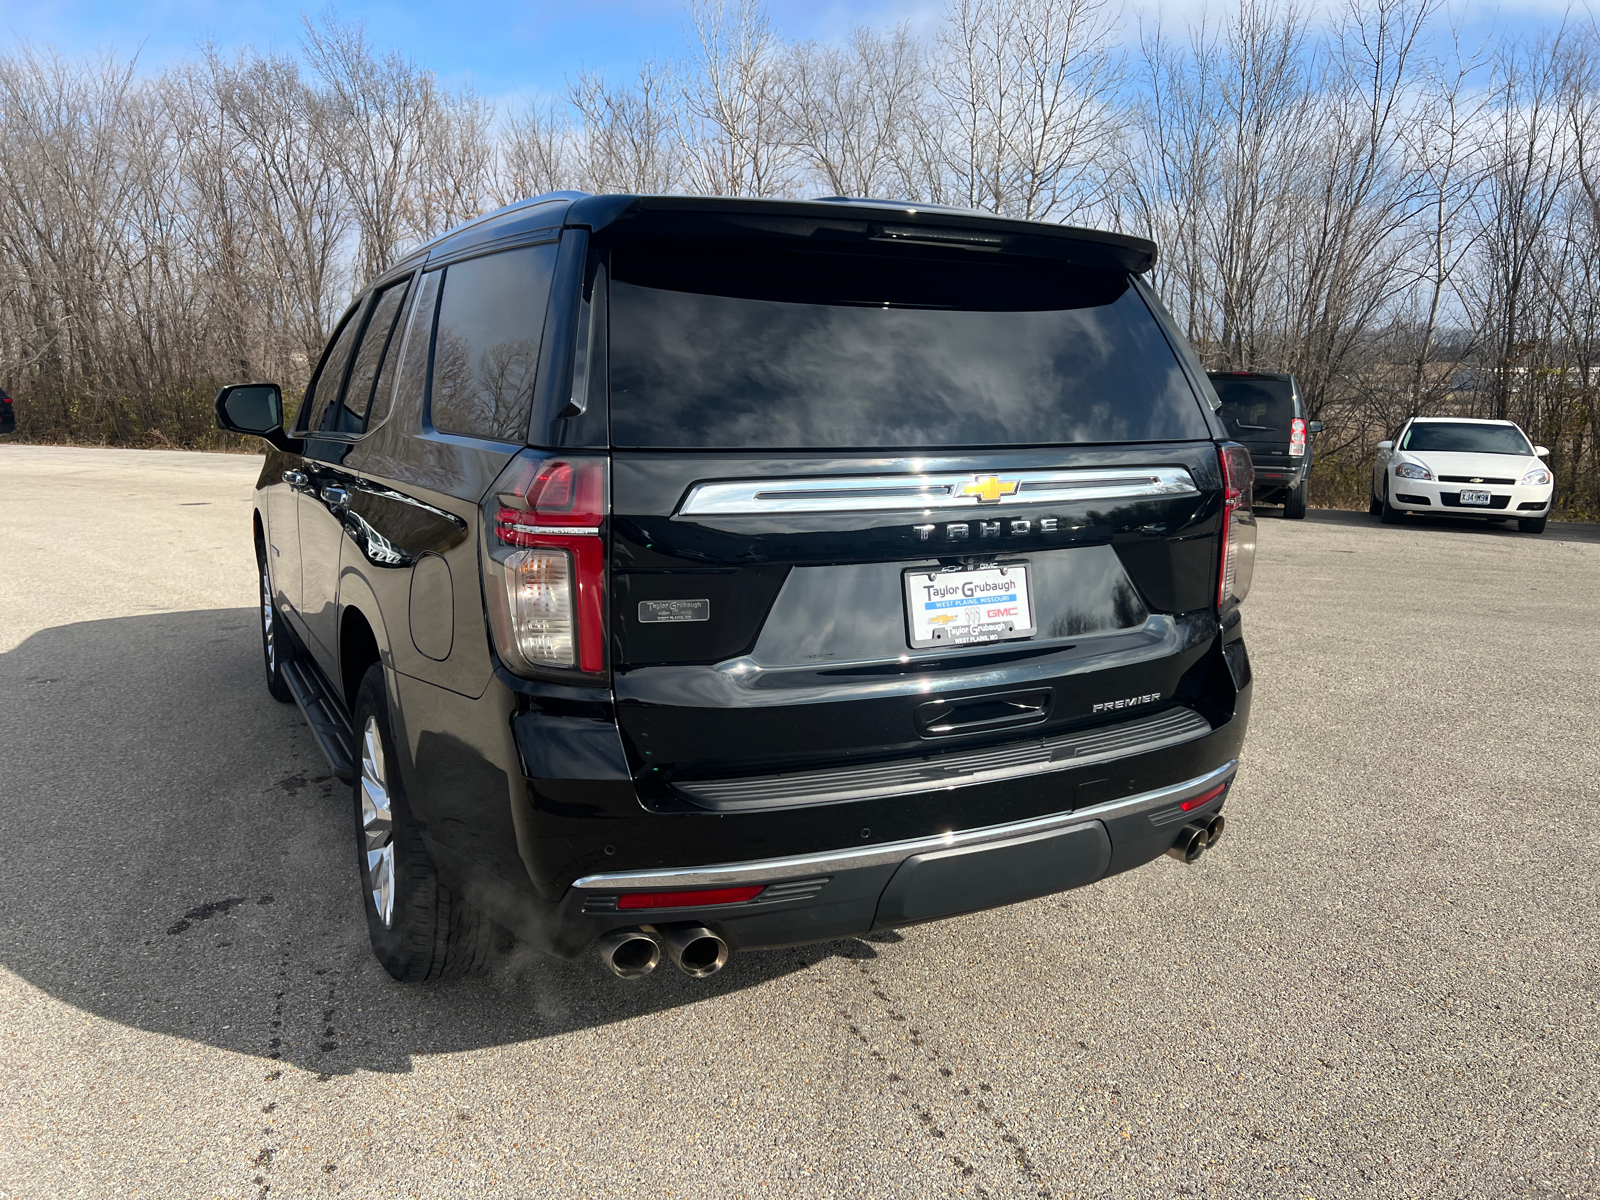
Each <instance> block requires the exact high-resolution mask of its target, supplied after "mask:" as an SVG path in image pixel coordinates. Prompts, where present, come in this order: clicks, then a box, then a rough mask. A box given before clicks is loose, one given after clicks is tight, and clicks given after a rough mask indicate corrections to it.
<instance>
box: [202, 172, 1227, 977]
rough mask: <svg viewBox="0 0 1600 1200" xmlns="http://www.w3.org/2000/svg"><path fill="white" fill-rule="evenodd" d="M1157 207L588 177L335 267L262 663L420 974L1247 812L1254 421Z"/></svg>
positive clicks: (774, 925) (823, 907)
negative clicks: (337, 791)
mask: <svg viewBox="0 0 1600 1200" xmlns="http://www.w3.org/2000/svg"><path fill="white" fill-rule="evenodd" d="M1154 254H1155V247H1154V246H1153V245H1151V244H1150V243H1149V242H1145V241H1142V240H1139V239H1137V238H1130V237H1123V236H1119V235H1113V234H1107V233H1099V232H1095V231H1092V230H1084V229H1072V228H1064V227H1060V226H1055V225H1046V224H1036V223H1029V222H1022V221H1012V220H1004V219H999V218H995V217H989V216H984V215H980V214H967V213H957V212H952V211H950V210H945V209H937V208H926V209H924V208H918V207H916V206H913V205H906V204H898V203H897V204H887V203H878V202H866V201H817V202H806V203H790V202H773V201H750V200H707V199H694V198H686V197H636V196H583V195H579V194H574V193H561V194H556V195H552V196H547V197H541V198H539V199H537V200H532V201H528V202H525V203H522V204H518V205H514V206H512V207H510V208H508V209H504V210H501V211H499V212H497V213H494V214H491V215H490V216H488V217H485V218H483V219H481V220H479V221H476V222H474V223H472V224H470V225H467V226H465V227H463V228H461V229H458V230H456V231H454V232H452V233H450V234H448V235H446V236H445V237H443V238H441V239H439V240H438V241H436V242H433V243H432V244H430V245H428V246H425V247H423V248H422V249H421V250H419V251H417V252H416V253H415V254H414V255H412V256H411V257H410V258H408V259H407V260H406V261H404V262H403V263H401V264H400V265H398V266H396V267H395V268H394V269H393V270H391V271H390V272H388V273H387V274H386V275H384V276H383V277H381V278H379V279H376V280H373V281H372V283H371V284H370V285H369V286H368V287H367V288H366V289H365V290H364V291H363V292H362V294H361V297H360V299H359V300H358V301H357V302H356V303H355V304H354V305H353V306H352V307H351V309H350V311H349V312H348V313H347V314H345V316H344V318H343V319H342V321H341V322H340V324H339V326H338V328H337V329H336V330H335V333H334V336H333V338H332V339H331V341H330V342H329V345H328V349H327V351H326V353H325V355H324V356H323V359H322V362H321V364H320V365H319V366H318V368H317V371H316V373H315V375H314V377H313V379H312V382H311V384H310V387H309V389H308V390H307V392H306V395H305V399H304V402H303V404H302V406H301V408H300V410H299V415H298V417H297V419H296V421H295V423H294V426H293V428H292V429H288V430H285V429H284V428H283V426H282V396H281V393H280V391H279V389H278V388H277V387H276V386H275V385H272V384H251V385H240V386H237V387H232V388H228V389H224V391H223V392H222V393H221V394H220V395H219V396H218V398H217V411H218V418H219V421H220V423H221V424H222V426H223V427H224V428H227V429H232V430H235V431H242V432H247V433H255V434H259V435H261V436H262V437H264V438H266V439H267V440H268V441H269V442H270V443H271V446H272V449H271V451H270V453H269V454H268V455H267V460H266V465H265V467H264V469H263V471H262V474H261V478H260V482H259V484H258V487H257V490H256V494H255V517H254V531H255V547H256V561H257V563H258V566H259V570H260V595H261V629H262V639H263V646H264V653H265V663H266V675H267V685H268V687H269V688H271V690H272V694H273V695H274V696H277V697H278V698H280V699H283V700H289V699H293V700H295V701H296V702H298V703H299V705H300V706H301V708H302V709H303V710H304V712H305V715H306V717H307V720H308V722H309V724H310V726H311V729H312V731H313V732H314V733H315V734H316V737H317V739H318V740H319V742H320V743H321V745H322V748H323V750H324V751H325V752H326V754H327V756H328V758H329V760H330V762H331V763H332V764H333V767H334V769H335V771H336V772H338V774H339V775H340V776H341V777H342V778H345V779H348V780H351V781H352V800H353V811H354V822H355V838H356V843H357V850H358V854H357V861H358V865H359V869H360V871H361V875H362V881H363V886H362V892H363V895H364V896H365V897H366V900H365V904H366V915H367V921H368V926H369V928H370V931H371V935H372V943H373V946H374V948H375V950H376V952H377V955H378V957H379V958H380V959H381V961H382V962H383V965H384V966H385V967H386V968H387V969H388V970H389V971H390V973H391V974H393V975H394V976H395V977H396V978H398V979H426V978H432V977H437V976H441V975H446V974H450V973H454V972H460V971H464V970H469V969H472V968H474V967H477V966H479V965H481V964H482V963H483V962H484V961H485V957H486V955H487V953H488V951H489V947H490V944H491V931H492V930H493V928H494V926H496V925H498V926H502V927H505V928H508V929H510V930H513V931H514V932H515V933H517V934H518V935H520V936H521V937H522V938H523V939H525V940H526V941H528V942H530V943H531V944H533V945H534V946H536V947H538V948H539V949H541V950H544V951H546V952H548V953H550V954H553V955H558V956H561V957H565V958H571V957H575V956H577V955H579V954H581V953H584V952H585V951H591V952H592V951H593V950H594V949H595V948H596V947H598V948H599V952H600V955H601V957H602V958H603V960H604V962H605V963H606V965H608V966H609V967H610V968H611V969H612V970H613V971H615V972H616V973H617V974H619V975H623V976H631V975H640V974H643V973H645V972H647V971H649V970H650V969H652V968H653V967H654V966H655V965H656V963H657V962H658V961H659V960H660V958H661V956H662V954H663V953H665V954H666V955H668V956H670V957H671V958H672V960H673V961H674V962H675V963H676V964H677V965H678V966H679V967H681V968H682V969H684V970H685V971H687V972H689V973H690V974H691V975H697V976H698V975H708V974H710V973H711V972H713V971H715V970H717V969H718V968H719V967H721V966H722V964H723V963H724V962H725V961H726V960H727V957H728V955H729V954H730V953H731V952H735V951H745V950H754V949H759V948H763V947H773V946H785V945H793V944H797V943H806V942H816V941H822V940H826V939H832V938H840V937H845V936H850V935H860V934H865V933H867V932H869V931H871V930H875V929H886V928H893V927H896V926H903V925H908V924H912V923H915V922H918V921H928V920H933V919H936V918H940V917H947V916H952V915H954V914H958V913H967V912H972V911H974V910H977V909H983V908H987V907H991V906H995V905H1002V904H1008V903H1011V902H1014V901H1019V900H1025V899H1028V898H1031V897H1036V896H1040V895H1046V894H1050V893H1054V892H1059V891H1062V890H1064V889H1067V888H1073V887H1079V886H1082V885H1085V884H1090V883H1093V882H1094V881H1096V880H1098V879H1101V878H1104V877H1105V876H1107V875H1110V874H1114V873H1116V872H1119V871H1125V870H1128V869H1129V868H1132V867H1136V866H1139V865H1140V864H1142V863H1146V862H1149V861H1150V860H1152V859H1154V858H1157V857H1159V856H1161V855H1163V854H1164V853H1168V852H1171V853H1173V854H1174V855H1176V856H1177V857H1180V858H1184V859H1188V860H1192V859H1193V858H1195V857H1196V856H1198V855H1199V854H1200V852H1201V851H1202V850H1203V849H1204V848H1205V846H1206V845H1207V844H1208V843H1210V842H1213V841H1215V839H1216V838H1217V837H1218V836H1219V835H1220V833H1221V831H1222V826H1223V819H1222V816H1221V809H1222V806H1223V802H1224V800H1225V799H1226V797H1227V794H1228V789H1229V787H1230V785H1231V783H1232V781H1233V777H1234V771H1235V766H1236V760H1237V758H1238V755H1239V748H1240V745H1241V743H1242V742H1243V740H1244V734H1245V723H1246V720H1247V718H1248V713H1249V707H1250V665H1249V660H1248V658H1247V656H1246V654H1245V643H1244V640H1243V634H1242V631H1241V627H1240V623H1239V602H1240V601H1241V600H1242V599H1243V598H1244V596H1245V593H1246V592H1247V591H1248V589H1249V583H1250V572H1251V564H1252V560H1253V556H1254V519H1253V517H1252V515H1251V510H1250V496H1251V465H1250V457H1249V455H1248V454H1247V453H1246V451H1245V450H1244V448H1243V447H1242V446H1240V445H1237V444H1235V443H1233V442H1231V441H1230V440H1229V438H1228V434H1227V430H1226V428H1225V427H1224V425H1223V423H1222V421H1221V420H1220V419H1219V418H1218V417H1217V416H1216V414H1215V412H1214V400H1213V397H1212V392H1211V386H1210V383H1209V382H1208V381H1207V379H1206V376H1205V373H1204V372H1203V370H1202V369H1201V368H1200V367H1199V365H1198V363H1197V362H1196V360H1195V359H1194V357H1193V355H1192V354H1191V352H1190V351H1189V349H1188V347H1187V345H1186V344H1185V342H1184V340H1183V338H1182V336H1181V335H1180V334H1179V333H1178V332H1177V331H1176V329H1175V328H1174V327H1173V325H1172V322H1171V321H1170V320H1169V319H1168V317H1167V316H1166V314H1165V313H1164V312H1163V310H1162V308H1161V305H1160V303H1159V302H1158V301H1157V300H1156V298H1155V296H1154V294H1153V293H1152V292H1151V291H1150V289H1149V288H1148V287H1147V286H1146V284H1145V283H1144V282H1143V279H1142V278H1141V276H1142V275H1143V273H1144V272H1146V271H1147V270H1148V269H1149V268H1150V266H1151V263H1152V261H1153V259H1154Z"/></svg>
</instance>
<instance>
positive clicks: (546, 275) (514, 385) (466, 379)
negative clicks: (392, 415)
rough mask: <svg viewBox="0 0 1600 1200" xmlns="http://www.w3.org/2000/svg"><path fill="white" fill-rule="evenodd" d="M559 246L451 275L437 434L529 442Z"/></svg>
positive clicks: (436, 371)
mask: <svg viewBox="0 0 1600 1200" xmlns="http://www.w3.org/2000/svg"><path fill="white" fill-rule="evenodd" d="M555 261H556V244H555V243H554V242H546V243H544V244H542V245H538V246H526V247H523V248H522V249H519V250H504V251H501V252H500V253H498V254H486V255H483V256H482V257H481V258H469V259H467V260H466V261H464V262H458V263H452V264H451V265H450V266H448V267H447V268H445V272H444V284H443V292H442V293H441V295H440V298H439V323H438V332H437V333H436V334H435V335H434V343H433V376H432V387H431V388H430V391H429V413H430V420H431V422H432V424H433V427H434V428H435V429H437V430H439V431H441V432H443V433H462V434H467V435H469V436H471V437H480V438H489V439H491V440H494V441H502V442H518V443H521V442H523V441H525V440H526V438H527V433H528V411H529V408H530V406H531V404H532V402H533V379H534V372H535V370H536V368H537V367H538V364H539V341H540V338H541V336H542V334H543V332H544V314H545V308H546V306H547V305H548V303H549V300H550V279H551V276H552V274H553V273H554V271H555Z"/></svg>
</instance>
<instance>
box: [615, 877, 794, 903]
mask: <svg viewBox="0 0 1600 1200" xmlns="http://www.w3.org/2000/svg"><path fill="white" fill-rule="evenodd" d="M764 891H766V885H765V884H761V883H756V884H751V885H749V886H747V887H730V888H711V889H709V890H706V891H700V892H627V893H625V894H624V895H622V896H619V897H618V898H617V907H618V908H698V907H700V906H701V905H704V904H743V903H744V902H745V901H746V900H754V899H755V898H756V897H757V896H759V895H760V894H761V893H762V892H764Z"/></svg>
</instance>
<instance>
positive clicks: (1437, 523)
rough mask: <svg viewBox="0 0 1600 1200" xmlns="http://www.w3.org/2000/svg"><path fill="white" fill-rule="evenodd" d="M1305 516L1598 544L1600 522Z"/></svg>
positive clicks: (1326, 521)
mask: <svg viewBox="0 0 1600 1200" xmlns="http://www.w3.org/2000/svg"><path fill="white" fill-rule="evenodd" d="M1261 511H1262V513H1263V514H1267V513H1275V514H1277V515H1280V516H1281V513H1282V510H1281V509H1262V510H1261ZM1305 519H1306V520H1307V521H1309V522H1311V523H1313V524H1318V525H1361V526H1367V525H1370V526H1372V527H1373V528H1374V529H1378V528H1389V529H1407V528H1410V529H1439V530H1450V531H1451V532H1454V533H1463V534H1469V533H1470V534H1478V535H1479V536H1482V537H1513V538H1544V539H1545V540H1546V541H1555V542H1589V543H1600V525H1596V524H1592V523H1590V522H1587V521H1551V522H1550V524H1549V525H1547V526H1545V531H1544V532H1543V533H1542V534H1536V533H1523V532H1521V531H1520V530H1519V529H1518V528H1517V522H1516V519H1515V518H1509V519H1507V521H1506V523H1505V524H1503V525H1492V524H1490V523H1489V522H1488V521H1484V520H1481V519H1478V518H1474V517H1446V516H1423V515H1420V514H1417V513H1407V514H1406V517H1405V519H1404V520H1403V521H1402V522H1401V523H1400V524H1399V525H1391V526H1380V525H1379V523H1378V518H1377V517H1374V516H1372V515H1371V514H1369V513H1366V512H1357V511H1355V510H1353V509H1336V508H1312V509H1307V510H1306V516H1305Z"/></svg>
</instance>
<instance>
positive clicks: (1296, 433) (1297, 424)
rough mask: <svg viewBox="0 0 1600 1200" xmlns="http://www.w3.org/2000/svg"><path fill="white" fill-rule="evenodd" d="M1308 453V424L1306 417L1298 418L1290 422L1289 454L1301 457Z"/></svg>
mask: <svg viewBox="0 0 1600 1200" xmlns="http://www.w3.org/2000/svg"><path fill="white" fill-rule="evenodd" d="M1305 452H1306V422H1305V418H1304V417H1296V418H1294V420H1292V421H1290V422H1289V453H1290V454H1295V455H1300V454H1304V453H1305Z"/></svg>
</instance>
